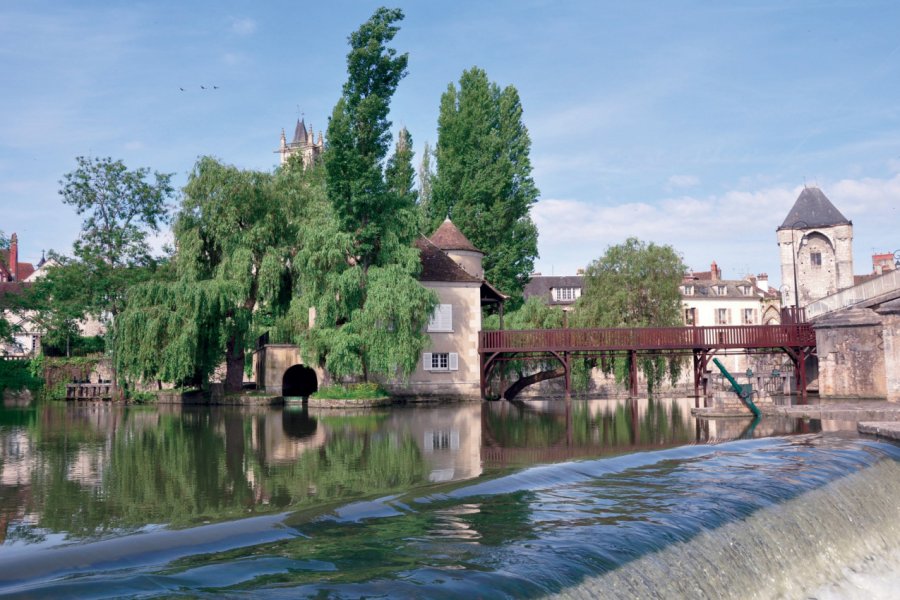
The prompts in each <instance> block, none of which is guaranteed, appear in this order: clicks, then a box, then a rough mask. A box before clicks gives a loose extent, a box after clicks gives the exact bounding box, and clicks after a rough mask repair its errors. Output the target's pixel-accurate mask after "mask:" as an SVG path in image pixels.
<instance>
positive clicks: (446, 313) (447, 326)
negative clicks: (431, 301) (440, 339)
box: [428, 304, 453, 331]
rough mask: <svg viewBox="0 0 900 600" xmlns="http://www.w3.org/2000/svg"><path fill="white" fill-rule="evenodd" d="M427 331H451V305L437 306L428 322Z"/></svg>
mask: <svg viewBox="0 0 900 600" xmlns="http://www.w3.org/2000/svg"><path fill="white" fill-rule="evenodd" d="M428 331H453V305H452V304H439V305H438V306H437V307H436V308H435V309H434V314H433V315H431V321H429V322H428Z"/></svg>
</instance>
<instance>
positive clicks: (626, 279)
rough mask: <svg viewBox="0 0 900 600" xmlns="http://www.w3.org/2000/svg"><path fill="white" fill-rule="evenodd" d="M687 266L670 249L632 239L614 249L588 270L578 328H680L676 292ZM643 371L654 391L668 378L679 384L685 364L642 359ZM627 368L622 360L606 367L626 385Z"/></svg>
mask: <svg viewBox="0 0 900 600" xmlns="http://www.w3.org/2000/svg"><path fill="white" fill-rule="evenodd" d="M684 271H685V266H684V263H683V262H682V260H681V257H680V256H679V254H678V253H677V252H676V251H675V250H674V249H673V248H672V247H671V246H667V245H663V246H659V245H656V244H654V243H652V242H651V243H649V244H647V243H645V242H642V241H640V240H638V239H637V238H628V239H627V240H626V241H625V242H624V243H622V244H619V245H616V246H610V247H609V248H607V250H606V253H605V254H604V255H603V256H602V257H600V258H599V259H597V260H595V261H593V262H592V263H591V264H590V265H588V268H587V269H586V270H585V276H584V290H583V292H582V295H581V298H579V300H578V303H577V305H576V310H575V313H574V316H575V323H576V324H577V326H579V327H680V326H681V325H682V324H683V323H682V320H681V294H680V293H679V290H678V286H679V284H680V283H681V279H682V277H683V275H684ZM639 367H640V369H641V371H642V372H643V373H644V376H645V377H646V378H647V384H648V387H649V389H650V391H652V390H653V389H655V388H656V387H657V386H658V385H659V384H660V383H661V382H662V380H663V379H664V377H665V375H666V373H667V372H668V374H669V376H670V378H671V380H672V381H674V380H675V379H677V377H678V374H679V372H680V369H681V360H680V359H677V358H671V359H669V360H665V359H663V358H662V357H661V356H653V355H650V356H644V357H642V358H640V359H639ZM628 368H629V363H628V359H627V358H623V357H619V358H617V359H613V360H610V361H608V362H607V363H606V367H605V369H606V371H607V372H610V373H615V374H616V378H617V381H619V382H623V381H625V380H626V379H627V374H628V372H629V371H628Z"/></svg>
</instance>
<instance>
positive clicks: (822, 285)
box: [777, 225, 853, 306]
mask: <svg viewBox="0 0 900 600" xmlns="http://www.w3.org/2000/svg"><path fill="white" fill-rule="evenodd" d="M777 236H778V245H779V248H780V251H781V281H782V282H784V284H785V285H786V286H787V290H786V294H785V298H784V305H786V306H790V305H792V304H794V302H795V299H794V260H795V258H796V277H797V285H798V287H799V288H800V290H799V300H800V306H806V305H807V304H809V303H811V302H814V301H816V300H818V299H820V298H823V297H825V296H827V295H829V294H834V293H836V292H838V291H840V290H843V289H846V288H849V287H852V286H853V226H852V225H837V226H833V227H818V228H812V229H805V230H804V229H794V230H792V229H780V230H779V231H778V233H777ZM795 252H796V255H795ZM814 253H816V254H819V256H820V257H821V262H820V263H819V264H816V263H815V262H814V261H813V260H812V254H814Z"/></svg>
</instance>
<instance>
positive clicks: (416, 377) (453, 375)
mask: <svg viewBox="0 0 900 600" xmlns="http://www.w3.org/2000/svg"><path fill="white" fill-rule="evenodd" d="M423 285H424V286H425V287H426V288H428V289H431V290H434V291H435V292H436V293H437V295H438V298H439V300H438V302H439V303H440V304H450V305H452V306H453V331H450V332H431V333H429V336H430V337H431V344H430V346H429V347H428V348H427V349H426V350H425V351H426V352H447V353H450V352H455V353H457V354H458V355H459V368H458V369H457V370H456V371H449V370H448V371H430V370H425V369H424V368H423V364H422V358H420V359H419V363H418V365H417V366H416V370H415V371H414V372H413V373H412V375H410V377H409V381H405V382H404V381H395V382H389V383H386V384H385V387H386V388H387V389H388V390H389V391H391V392H392V393H394V394H397V395H407V396H442V397H444V396H445V397H460V398H480V397H481V377H480V373H479V371H480V369H481V359H480V358H479V356H478V332H479V331H481V286H480V284H470V285H469V286H465V284H460V283H449V284H443V283H437V282H423Z"/></svg>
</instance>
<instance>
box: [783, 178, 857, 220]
mask: <svg viewBox="0 0 900 600" xmlns="http://www.w3.org/2000/svg"><path fill="white" fill-rule="evenodd" d="M852 224H853V223H852V222H851V221H849V220H848V219H847V217H845V216H844V215H842V214H841V211H839V210H838V209H837V208H835V206H834V204H832V203H831V200H829V199H828V197H827V196H826V195H825V194H824V193H823V192H822V190H820V189H819V188H817V187H805V188H803V191H802V192H800V196H798V197H797V201H796V202H794V206H793V208H791V211H790V212H789V213H788V215H787V217H785V219H784V223H782V224H781V227H779V228H778V229H810V228H812V227H831V226H834V225H852Z"/></svg>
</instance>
